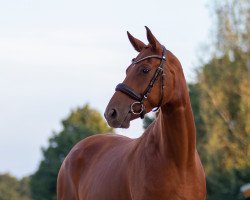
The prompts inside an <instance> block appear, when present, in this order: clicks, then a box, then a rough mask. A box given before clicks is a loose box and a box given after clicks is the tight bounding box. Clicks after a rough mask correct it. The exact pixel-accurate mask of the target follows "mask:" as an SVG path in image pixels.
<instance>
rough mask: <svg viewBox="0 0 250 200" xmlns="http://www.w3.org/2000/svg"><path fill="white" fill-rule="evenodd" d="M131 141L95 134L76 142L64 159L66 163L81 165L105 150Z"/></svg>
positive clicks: (117, 136)
mask: <svg viewBox="0 0 250 200" xmlns="http://www.w3.org/2000/svg"><path fill="white" fill-rule="evenodd" d="M130 141H131V139H130V138H128V137H125V136H121V135H118V134H113V133H108V134H97V135H93V136H90V137H87V138H85V139H83V140H81V141H80V142H78V143H77V144H76V145H75V146H74V147H73V148H72V149H71V151H70V152H69V154H68V156H67V157H66V159H65V160H66V162H68V163H71V164H73V163H82V162H83V161H85V162H86V161H88V160H90V159H91V158H92V157H93V156H95V157H97V156H98V155H101V154H102V153H103V152H105V151H107V149H109V148H112V147H114V146H118V145H121V144H123V143H128V142H130Z"/></svg>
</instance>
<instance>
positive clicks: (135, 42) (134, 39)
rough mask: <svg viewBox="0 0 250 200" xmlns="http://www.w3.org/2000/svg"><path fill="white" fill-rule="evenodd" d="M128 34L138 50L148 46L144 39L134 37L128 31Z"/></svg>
mask: <svg viewBox="0 0 250 200" xmlns="http://www.w3.org/2000/svg"><path fill="white" fill-rule="evenodd" d="M127 34H128V39H129V41H130V43H131V44H132V46H133V47H134V48H135V50H136V51H138V52H140V51H141V50H142V49H143V48H144V47H146V45H145V44H144V43H143V42H142V41H140V40H138V39H136V38H134V37H133V36H132V35H131V34H130V33H129V32H128V31H127Z"/></svg>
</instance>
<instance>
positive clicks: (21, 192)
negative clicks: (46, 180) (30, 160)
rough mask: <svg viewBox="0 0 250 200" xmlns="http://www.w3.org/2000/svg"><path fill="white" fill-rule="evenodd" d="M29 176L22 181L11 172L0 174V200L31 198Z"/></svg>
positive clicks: (25, 199)
mask: <svg viewBox="0 0 250 200" xmlns="http://www.w3.org/2000/svg"><path fill="white" fill-rule="evenodd" d="M30 199H31V198H30V191H29V178H28V177H25V178H23V179H21V180H20V181H19V180H18V179H16V178H15V177H13V176H11V175H10V174H1V175H0V200H30Z"/></svg>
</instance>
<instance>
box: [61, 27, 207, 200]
mask: <svg viewBox="0 0 250 200" xmlns="http://www.w3.org/2000/svg"><path fill="white" fill-rule="evenodd" d="M146 28H147V27H146ZM128 36H129V40H130V42H131V44H132V45H133V47H134V48H135V50H137V51H138V52H139V55H138V56H137V58H136V59H140V58H143V57H145V56H148V55H152V54H159V55H161V53H162V52H161V51H162V49H161V48H160V47H161V45H160V43H159V42H158V40H157V39H156V38H155V37H154V35H153V34H152V33H151V31H150V30H149V29H148V28H147V38H148V41H149V45H145V44H144V43H143V42H141V41H140V40H138V39H136V38H134V37H133V36H132V35H130V34H129V33H128ZM158 65H159V60H158V59H154V58H152V59H148V60H145V61H143V62H142V63H138V64H136V65H130V66H129V67H128V68H127V71H126V74H127V76H126V78H125V80H124V81H123V83H124V84H126V85H128V86H129V87H131V88H133V89H134V90H135V91H137V92H138V93H143V91H144V90H145V88H146V87H147V85H148V83H149V81H150V79H151V77H152V75H153V73H154V71H155V70H156V68H157V66H158ZM145 67H146V68H149V70H150V71H149V73H148V74H146V75H145V74H143V73H142V72H141V71H142V69H144V68H145ZM163 75H164V97H163V103H162V105H161V109H160V112H159V114H158V117H157V119H156V120H155V122H154V123H153V124H151V125H150V126H149V127H148V128H147V129H146V131H145V132H144V133H143V134H142V136H141V137H139V138H138V139H130V138H127V137H124V136H120V135H116V134H107V135H97V136H92V137H89V138H87V139H84V140H82V141H80V142H79V143H78V144H76V145H75V146H74V147H73V149H72V150H71V151H70V153H69V154H68V156H67V157H66V159H65V160H64V162H63V164H62V166H61V169H60V172H59V175H58V183H57V195H58V200H204V199H205V194H206V187H205V174H204V171H203V168H202V164H201V162H200V159H199V155H198V153H197V151H196V131H195V125H194V118H193V113H192V109H191V105H190V99H189V94H188V89H187V86H186V81H185V78H184V75H183V71H182V67H181V64H180V62H179V61H178V59H177V58H176V57H175V56H174V55H173V54H172V53H171V52H170V51H168V52H167V61H166V62H165V64H164V74H163ZM160 88H161V84H160V80H158V81H157V82H156V84H155V85H154V87H153V89H152V92H151V93H150V95H149V97H148V99H147V100H146V101H145V102H144V106H145V108H146V111H147V112H149V111H151V109H152V108H153V107H155V106H156V105H158V102H159V100H160ZM133 102H134V100H132V99H131V98H130V97H128V96H127V95H125V94H123V93H121V92H119V91H118V92H115V93H114V95H113V97H112V98H111V100H110V102H109V104H108V106H107V108H106V111H105V117H106V119H107V121H108V123H109V125H110V126H111V127H115V128H119V127H121V128H128V127H129V124H130V121H131V120H133V119H135V118H137V117H138V116H136V115H134V114H132V113H131V112H130V105H131V104H132V103H133Z"/></svg>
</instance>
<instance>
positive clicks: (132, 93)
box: [115, 46, 167, 119]
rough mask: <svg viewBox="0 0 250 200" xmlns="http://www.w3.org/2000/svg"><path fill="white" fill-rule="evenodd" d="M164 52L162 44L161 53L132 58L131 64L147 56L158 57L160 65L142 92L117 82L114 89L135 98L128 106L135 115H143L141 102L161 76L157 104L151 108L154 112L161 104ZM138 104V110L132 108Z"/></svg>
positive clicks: (142, 116) (143, 108)
mask: <svg viewBox="0 0 250 200" xmlns="http://www.w3.org/2000/svg"><path fill="white" fill-rule="evenodd" d="M166 53H167V49H166V48H165V47H164V46H162V55H161V56H159V55H151V56H146V57H144V58H141V59H139V60H137V61H135V60H134V59H133V60H132V64H138V63H139V62H141V61H143V60H147V59H149V58H157V59H160V61H161V62H160V65H159V66H158V67H157V69H156V71H155V73H154V76H153V77H152V79H151V81H150V82H149V84H148V86H147V88H146V90H145V91H144V92H143V94H138V93H137V92H135V91H134V90H133V89H132V88H130V87H128V86H127V85H126V84H124V83H119V84H118V85H117V86H116V88H115V91H120V92H122V93H124V94H126V95H127V96H129V97H130V98H132V99H134V100H136V101H135V102H134V103H132V104H131V106H130V112H132V113H133V114H135V115H140V117H141V118H142V119H143V118H144V115H145V107H144V104H143V102H144V101H145V100H146V99H147V98H148V95H149V94H150V92H151V90H152V88H153V86H154V84H155V82H156V81H157V80H158V78H159V77H160V76H161V99H160V101H159V103H158V105H157V107H156V108H154V109H153V111H154V112H156V111H157V110H159V108H160V107H161V105H162V101H163V97H164V74H163V64H164V61H166ZM138 105H139V106H140V110H139V111H136V110H135V109H134V108H135V107H136V106H138Z"/></svg>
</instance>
